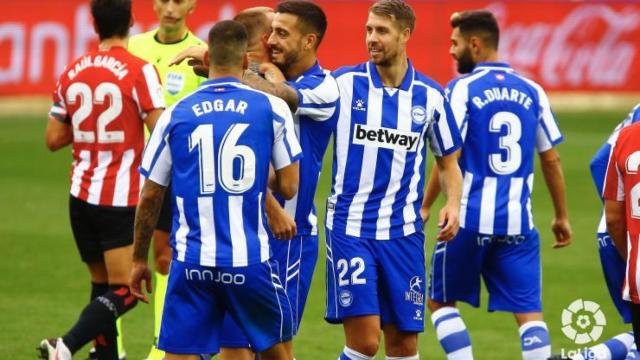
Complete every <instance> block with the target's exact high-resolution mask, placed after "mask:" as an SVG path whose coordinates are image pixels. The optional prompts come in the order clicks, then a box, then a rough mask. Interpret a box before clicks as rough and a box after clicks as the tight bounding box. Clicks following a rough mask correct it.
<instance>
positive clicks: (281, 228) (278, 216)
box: [267, 206, 298, 240]
mask: <svg viewBox="0 0 640 360" xmlns="http://www.w3.org/2000/svg"><path fill="white" fill-rule="evenodd" d="M267 223H268V224H269V228H270V229H271V233H273V236H275V238H276V239H278V240H291V239H292V238H293V237H294V236H296V233H297V232H298V229H297V227H296V222H295V220H294V219H293V217H291V215H289V213H288V212H286V211H285V210H284V209H283V208H281V207H279V206H278V207H275V206H274V207H273V209H271V210H270V211H268V212H267Z"/></svg>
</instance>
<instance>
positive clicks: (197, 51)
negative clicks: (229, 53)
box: [169, 46, 207, 66]
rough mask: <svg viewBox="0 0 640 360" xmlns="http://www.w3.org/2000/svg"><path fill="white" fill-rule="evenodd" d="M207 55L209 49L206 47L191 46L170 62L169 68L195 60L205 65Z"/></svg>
mask: <svg viewBox="0 0 640 360" xmlns="http://www.w3.org/2000/svg"><path fill="white" fill-rule="evenodd" d="M206 55H207V48H206V47H204V46H190V47H188V48H186V49H184V50H182V51H180V52H179V53H178V55H176V57H174V58H173V59H172V60H171V61H170V62H169V66H174V65H180V64H181V63H182V62H183V61H184V60H193V61H194V62H198V63H201V64H203V63H204V61H205V57H206Z"/></svg>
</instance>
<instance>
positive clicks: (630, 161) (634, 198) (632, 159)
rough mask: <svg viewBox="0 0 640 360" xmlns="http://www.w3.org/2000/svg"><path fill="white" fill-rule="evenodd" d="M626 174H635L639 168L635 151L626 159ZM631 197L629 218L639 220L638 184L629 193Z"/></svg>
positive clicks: (639, 164) (639, 154) (637, 152)
mask: <svg viewBox="0 0 640 360" xmlns="http://www.w3.org/2000/svg"><path fill="white" fill-rule="evenodd" d="M626 166H627V172H628V173H629V174H637V173H638V168H640V151H636V152H634V153H633V154H631V155H629V157H628V158H627V165H626ZM629 195H630V196H631V217H632V218H635V219H640V183H638V184H635V185H633V187H632V188H631V191H630V192H629Z"/></svg>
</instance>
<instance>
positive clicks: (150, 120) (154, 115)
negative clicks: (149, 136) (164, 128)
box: [144, 109, 164, 133]
mask: <svg viewBox="0 0 640 360" xmlns="http://www.w3.org/2000/svg"><path fill="white" fill-rule="evenodd" d="M163 111H164V109H153V110H151V111H149V112H148V113H147V117H145V118H144V124H145V125H146V126H147V129H149V132H150V133H151V132H153V128H155V127H156V123H157V122H158V118H160V115H162V112H163Z"/></svg>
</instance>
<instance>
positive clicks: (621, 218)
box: [604, 200, 627, 259]
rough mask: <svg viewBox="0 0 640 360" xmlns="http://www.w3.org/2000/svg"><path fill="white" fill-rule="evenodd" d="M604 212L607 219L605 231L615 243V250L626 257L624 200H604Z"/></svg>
mask: <svg viewBox="0 0 640 360" xmlns="http://www.w3.org/2000/svg"><path fill="white" fill-rule="evenodd" d="M604 212H605V217H606V220H607V231H608V232H609V235H610V236H611V238H612V239H613V243H614V244H615V245H616V250H618V253H619V254H620V256H622V258H623V259H626V258H627V217H626V214H625V208H624V201H613V200H606V201H605V202H604Z"/></svg>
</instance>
